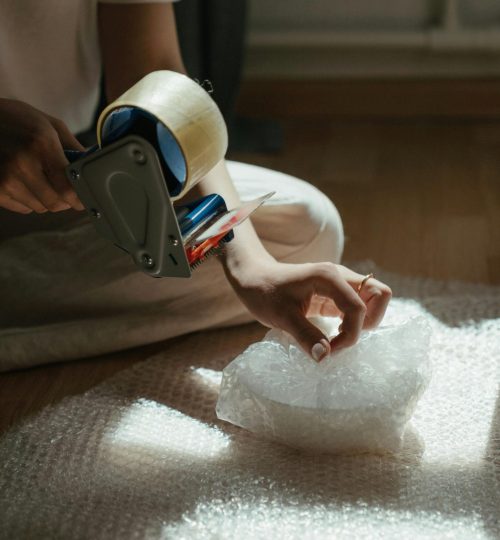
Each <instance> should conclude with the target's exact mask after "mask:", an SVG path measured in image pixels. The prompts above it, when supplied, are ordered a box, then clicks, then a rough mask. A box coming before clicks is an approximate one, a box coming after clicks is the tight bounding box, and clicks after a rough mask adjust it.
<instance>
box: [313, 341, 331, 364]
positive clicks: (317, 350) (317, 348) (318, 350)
mask: <svg viewBox="0 0 500 540" xmlns="http://www.w3.org/2000/svg"><path fill="white" fill-rule="evenodd" d="M323 341H324V340H321V341H319V342H318V343H316V345H314V347H313V348H312V349H311V355H312V357H313V358H314V360H316V362H319V361H320V360H322V359H323V358H324V357H325V356H326V353H327V352H328V347H327V346H326V345H325V344H324V343H323Z"/></svg>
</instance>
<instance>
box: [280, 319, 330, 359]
mask: <svg viewBox="0 0 500 540" xmlns="http://www.w3.org/2000/svg"><path fill="white" fill-rule="evenodd" d="M281 327H282V328H283V330H285V331H286V332H288V333H289V334H291V335H292V336H293V337H294V338H295V339H296V340H297V343H298V344H299V345H300V346H301V347H302V349H303V350H304V351H305V352H306V353H307V354H309V355H310V356H312V357H313V358H314V360H316V362H319V361H320V360H322V359H323V358H324V357H325V356H327V355H328V354H330V343H329V341H328V338H327V337H326V336H325V335H324V334H323V332H322V331H321V330H320V329H319V328H318V327H317V326H314V324H312V323H311V322H310V321H308V320H307V319H306V317H304V316H303V315H302V314H301V313H299V312H289V313H288V314H287V315H286V316H285V319H284V320H283V321H282V323H281Z"/></svg>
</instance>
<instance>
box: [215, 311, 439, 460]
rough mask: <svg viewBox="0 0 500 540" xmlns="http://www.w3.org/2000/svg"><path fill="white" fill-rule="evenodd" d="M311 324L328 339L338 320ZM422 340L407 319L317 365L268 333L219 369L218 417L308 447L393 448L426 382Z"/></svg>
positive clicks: (422, 333) (416, 321)
mask: <svg viewBox="0 0 500 540" xmlns="http://www.w3.org/2000/svg"><path fill="white" fill-rule="evenodd" d="M315 322H316V324H317V325H318V326H320V327H321V328H322V329H323V330H324V331H325V333H326V335H329V336H332V335H334V334H335V333H336V332H335V330H334V329H335V328H337V327H338V325H339V324H340V322H341V321H340V319H336V318H322V319H316V321H315ZM429 340H430V328H429V325H428V324H427V322H426V320H425V319H424V318H422V317H414V318H411V319H409V320H407V321H405V322H403V323H402V324H399V325H388V326H382V327H379V328H377V329H375V330H372V331H369V332H363V333H362V335H361V338H360V341H359V343H358V344H356V345H355V346H353V347H350V348H348V349H344V350H343V351H340V352H339V353H337V354H333V355H330V356H328V357H327V358H325V359H324V360H323V361H322V362H320V363H316V362H314V361H313V360H312V359H311V358H309V357H308V356H306V354H305V353H304V352H303V351H302V350H301V349H300V348H299V347H298V345H297V343H296V342H295V340H293V338H292V337H291V336H289V335H288V334H287V333H285V332H282V331H276V330H271V331H270V332H268V333H267V335H266V336H265V338H264V339H263V340H262V341H261V342H259V343H254V344H253V345H251V346H250V347H248V349H247V350H246V351H244V352H243V353H242V354H241V355H239V356H238V357H237V358H235V359H234V360H233V361H232V362H231V364H229V365H228V366H227V367H226V368H225V369H224V375H223V379H222V384H221V389H220V395H219V401H218V403H217V416H218V417H219V418H220V419H221V420H227V421H228V422H231V423H233V424H236V425H237V426H240V427H243V428H246V429H248V430H250V431H253V432H254V433H258V434H263V435H265V436H268V437H271V438H274V439H277V440H279V441H281V442H283V443H285V444H288V445H290V446H294V447H297V448H301V449H304V450H309V451H317V452H332V453H338V452H342V453H344V452H359V451H372V452H373V451H374V452H377V451H397V450H398V449H399V448H400V446H401V443H402V439H403V434H404V430H405V427H406V424H407V422H408V420H409V419H410V417H411V415H412V413H413V411H414V409H415V406H416V404H417V401H418V399H419V398H420V396H421V395H422V393H423V391H424V390H425V388H426V387H427V385H428V383H429V379H430V363H429Z"/></svg>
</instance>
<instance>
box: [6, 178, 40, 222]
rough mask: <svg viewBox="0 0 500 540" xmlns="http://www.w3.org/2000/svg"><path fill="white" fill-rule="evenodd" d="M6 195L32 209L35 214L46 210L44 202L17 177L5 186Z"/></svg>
mask: <svg viewBox="0 0 500 540" xmlns="http://www.w3.org/2000/svg"><path fill="white" fill-rule="evenodd" d="M6 191H7V195H8V196H9V197H10V198H11V199H13V200H15V201H17V202H18V203H20V204H23V205H24V206H27V207H28V208H31V209H32V210H34V211H35V212H36V213H37V214H43V213H45V212H47V210H48V209H47V207H46V206H45V204H44V203H43V202H42V201H41V200H40V199H39V198H38V197H37V195H36V194H35V193H33V192H32V191H31V190H30V189H29V187H27V186H26V184H25V183H24V181H22V180H20V179H19V178H12V179H10V180H9V182H8V184H7V186H6Z"/></svg>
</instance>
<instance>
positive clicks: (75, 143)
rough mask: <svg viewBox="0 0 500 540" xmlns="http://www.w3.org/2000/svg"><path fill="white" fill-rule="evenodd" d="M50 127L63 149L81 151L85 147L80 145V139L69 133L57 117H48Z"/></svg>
mask: <svg viewBox="0 0 500 540" xmlns="http://www.w3.org/2000/svg"><path fill="white" fill-rule="evenodd" d="M49 121H50V123H51V124H52V127H53V128H54V129H55V130H56V132H57V135H58V137H59V140H60V141H61V145H62V147H63V148H64V149H65V150H79V151H80V152H83V151H84V150H85V147H84V146H82V144H81V143H80V141H79V140H78V139H77V138H76V137H75V136H74V135H73V133H71V131H70V130H69V128H68V126H67V125H66V124H65V123H64V122H63V121H62V120H59V119H58V118H53V117H50V118H49Z"/></svg>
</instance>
